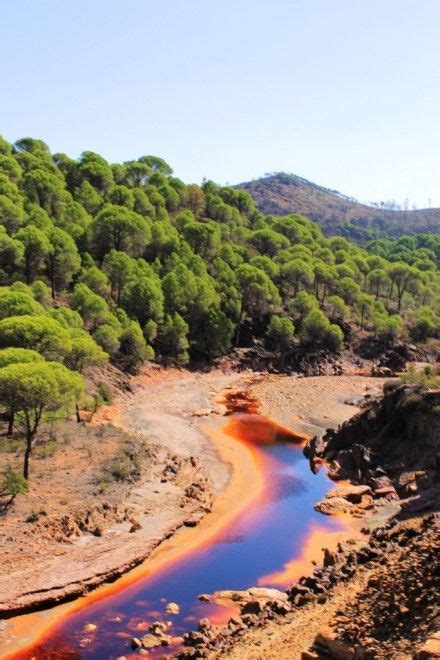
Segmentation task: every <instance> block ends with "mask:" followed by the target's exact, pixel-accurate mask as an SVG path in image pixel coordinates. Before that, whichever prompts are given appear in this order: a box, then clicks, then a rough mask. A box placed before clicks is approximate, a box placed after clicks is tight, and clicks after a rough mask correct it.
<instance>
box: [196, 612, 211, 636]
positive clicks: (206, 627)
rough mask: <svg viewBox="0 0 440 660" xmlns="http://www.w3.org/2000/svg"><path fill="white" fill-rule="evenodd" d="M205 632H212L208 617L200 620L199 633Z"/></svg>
mask: <svg viewBox="0 0 440 660" xmlns="http://www.w3.org/2000/svg"><path fill="white" fill-rule="evenodd" d="M205 630H212V623H211V621H210V620H209V619H208V617H206V616H205V617H203V619H200V620H199V632H203V631H205Z"/></svg>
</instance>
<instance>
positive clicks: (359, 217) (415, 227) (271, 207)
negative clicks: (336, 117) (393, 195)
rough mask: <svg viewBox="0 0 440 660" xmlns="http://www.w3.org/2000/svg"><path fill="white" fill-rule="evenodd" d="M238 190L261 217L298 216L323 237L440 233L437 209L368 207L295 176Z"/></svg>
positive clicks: (275, 177)
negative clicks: (314, 225) (251, 201)
mask: <svg viewBox="0 0 440 660" xmlns="http://www.w3.org/2000/svg"><path fill="white" fill-rule="evenodd" d="M237 188H242V189H244V190H246V191H247V192H249V193H250V194H251V195H252V197H253V199H254V200H255V204H256V206H257V207H258V209H259V210H260V211H261V212H262V213H265V214H273V215H286V214H289V213H300V214H302V215H305V216H307V217H308V218H311V220H314V221H315V222H317V223H318V224H320V225H321V227H322V228H323V229H324V232H325V233H326V234H335V233H337V234H343V235H346V236H351V237H352V238H359V237H362V235H363V233H364V231H365V230H367V231H368V230H372V231H373V232H374V233H375V234H376V235H377V234H382V233H386V234H389V235H391V236H399V235H401V234H407V233H411V232H414V233H422V232H423V233H434V234H438V233H440V208H433V209H430V208H429V209H417V210H407V211H405V210H391V209H387V208H376V207H373V206H367V205H366V204H361V203H360V202H358V201H357V200H355V199H353V198H351V197H347V196H346V195H342V194H341V193H339V192H337V191H336V190H330V189H328V188H324V187H322V186H319V185H317V184H315V183H312V182H311V181H307V179H303V178H301V177H299V176H296V175H294V174H286V173H284V172H279V173H276V174H273V175H270V176H266V177H263V178H261V179H257V180H255V181H248V182H246V183H241V184H239V185H238V186H237ZM368 237H369V236H368V235H367V236H366V238H368Z"/></svg>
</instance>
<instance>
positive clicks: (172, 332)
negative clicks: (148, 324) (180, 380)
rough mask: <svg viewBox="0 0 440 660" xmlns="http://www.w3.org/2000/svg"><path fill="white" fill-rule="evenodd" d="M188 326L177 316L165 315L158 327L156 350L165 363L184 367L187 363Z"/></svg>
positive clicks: (176, 314)
mask: <svg viewBox="0 0 440 660" xmlns="http://www.w3.org/2000/svg"><path fill="white" fill-rule="evenodd" d="M188 330H189V326H188V324H187V323H186V321H185V320H184V319H183V318H182V317H181V316H180V314H178V313H177V312H176V313H175V314H167V315H166V316H165V319H164V321H163V323H162V324H161V325H160V328H159V332H158V336H157V342H156V345H157V349H158V351H159V353H160V354H161V357H162V358H163V360H164V361H165V362H173V363H175V364H179V365H182V366H183V365H185V364H187V363H188V362H189V354H188V348H189V342H188V339H187V334H188Z"/></svg>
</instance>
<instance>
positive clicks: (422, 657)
mask: <svg viewBox="0 0 440 660" xmlns="http://www.w3.org/2000/svg"><path fill="white" fill-rule="evenodd" d="M414 658H415V659H416V660H428V658H440V631H438V632H435V633H434V634H433V635H431V636H430V637H428V639H427V640H426V642H425V643H424V644H423V646H422V647H421V648H420V649H419V650H418V651H417V653H416V654H415V656H414Z"/></svg>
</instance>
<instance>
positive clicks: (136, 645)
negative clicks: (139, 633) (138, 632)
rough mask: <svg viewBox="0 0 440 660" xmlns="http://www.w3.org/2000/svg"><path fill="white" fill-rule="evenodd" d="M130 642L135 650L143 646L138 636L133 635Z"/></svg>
mask: <svg viewBox="0 0 440 660" xmlns="http://www.w3.org/2000/svg"><path fill="white" fill-rule="evenodd" d="M130 644H131V648H132V649H133V651H137V649H140V648H142V642H141V640H140V639H139V638H138V637H132V639H131V642H130Z"/></svg>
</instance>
